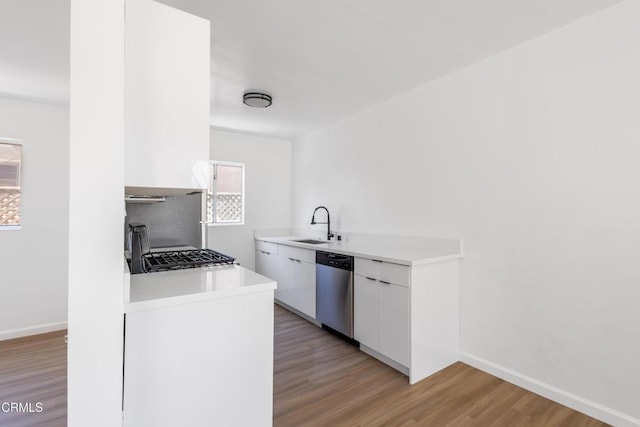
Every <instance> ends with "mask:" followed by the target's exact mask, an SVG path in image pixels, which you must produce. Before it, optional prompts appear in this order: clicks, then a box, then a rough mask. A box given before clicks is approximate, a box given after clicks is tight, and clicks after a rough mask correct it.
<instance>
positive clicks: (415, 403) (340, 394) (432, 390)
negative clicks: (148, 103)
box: [0, 306, 606, 427]
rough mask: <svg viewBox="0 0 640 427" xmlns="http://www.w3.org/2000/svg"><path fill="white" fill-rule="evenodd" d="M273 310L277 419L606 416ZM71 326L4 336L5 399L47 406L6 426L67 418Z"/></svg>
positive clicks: (433, 421) (55, 426)
mask: <svg viewBox="0 0 640 427" xmlns="http://www.w3.org/2000/svg"><path fill="white" fill-rule="evenodd" d="M275 317H276V321H275V366H274V372H275V375H274V426H275V427H286V426H295V427H300V426H331V427H333V426H349V427H351V426H367V427H370V426H402V427H410V426H436V427H441V426H455V427H457V426H461V427H466V426H483V427H484V426H497V427H515V426H563V427H564V426H569V427H583V426H584V427H592V426H594V427H595V426H606V424H604V423H601V422H599V421H597V420H594V419H593V418H589V417H587V416H586V415H583V414H580V413H578V412H575V411H573V410H571V409H569V408H566V407H564V406H562V405H559V404H557V403H554V402H552V401H550V400H548V399H545V398H543V397H540V396H538V395H536V394H533V393H530V392H528V391H526V390H524V389H522V388H519V387H516V386H514V385H512V384H509V383H507V382H505V381H502V380H500V379H498V378H495V377H493V376H491V375H488V374H485V373H484V372H481V371H479V370H477V369H474V368H471V367H469V366H467V365H465V364H463V363H456V364H454V365H452V366H450V367H449V368H447V369H445V370H443V371H441V372H439V373H437V374H435V375H433V376H431V377H429V378H427V379H425V380H423V381H421V382H420V383H418V384H415V385H413V386H410V385H409V383H408V380H407V377H405V376H404V375H402V374H400V373H399V372H397V371H395V370H394V369H392V368H389V367H388V366H386V365H384V364H383V363H381V362H378V361H377V360H375V359H373V358H372V357H370V356H368V355H367V354H365V353H363V352H361V351H359V350H358V349H357V348H356V347H354V346H352V345H351V344H348V343H346V342H344V341H342V340H340V339H338V338H336V337H334V336H332V335H330V334H329V333H327V332H326V331H323V330H321V329H319V328H317V327H316V326H314V325H312V324H310V323H309V322H307V321H305V320H302V319H300V318H299V317H297V316H296V315H294V314H291V313H289V312H288V311H286V310H284V309H283V308H281V307H279V306H276V307H275ZM64 333H65V332H64V331H60V332H53V333H50V334H43V335H39V336H34V337H27V338H20V339H16V340H10V341H0V404H1V403H2V402H16V401H17V402H34V403H35V402H42V403H43V406H44V410H43V412H41V413H31V414H24V413H3V412H2V411H0V426H2V427H32V426H33V427H35V426H43V427H62V426H65V425H66V403H67V399H66V394H67V393H66V373H67V365H66V344H65V343H64ZM248 410H250V408H248ZM185 427H188V426H185ZM225 427H227V426H225ZM228 427H234V426H228Z"/></svg>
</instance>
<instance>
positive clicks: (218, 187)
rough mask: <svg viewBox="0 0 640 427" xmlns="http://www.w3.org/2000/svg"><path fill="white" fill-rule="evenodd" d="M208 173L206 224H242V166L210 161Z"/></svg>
mask: <svg viewBox="0 0 640 427" xmlns="http://www.w3.org/2000/svg"><path fill="white" fill-rule="evenodd" d="M209 172H210V173H209V175H210V179H209V191H208V194H207V223H209V224H213V225H223V224H244V164H242V163H229V162H218V161H212V162H211V164H210V165H209Z"/></svg>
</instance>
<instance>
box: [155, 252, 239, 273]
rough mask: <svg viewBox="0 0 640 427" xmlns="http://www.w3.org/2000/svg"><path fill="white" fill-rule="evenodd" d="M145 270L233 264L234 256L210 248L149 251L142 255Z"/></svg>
mask: <svg viewBox="0 0 640 427" xmlns="http://www.w3.org/2000/svg"><path fill="white" fill-rule="evenodd" d="M143 260H144V266H145V270H146V271H147V272H149V273H150V272H154V271H168V270H182V269H186V268H197V267H207V266H212V265H224V264H233V263H234V261H235V258H232V257H230V256H228V255H225V254H222V253H220V252H216V251H214V250H211V249H190V250H180V251H163V252H151V253H148V254H145V255H143Z"/></svg>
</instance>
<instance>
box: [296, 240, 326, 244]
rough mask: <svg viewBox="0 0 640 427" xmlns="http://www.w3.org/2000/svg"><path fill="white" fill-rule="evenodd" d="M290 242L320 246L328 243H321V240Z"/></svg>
mask: <svg viewBox="0 0 640 427" xmlns="http://www.w3.org/2000/svg"><path fill="white" fill-rule="evenodd" d="M292 242H297V243H308V244H310V245H321V244H323V243H329V242H323V241H322V240H313V239H300V240H292Z"/></svg>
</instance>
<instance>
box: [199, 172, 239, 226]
mask: <svg viewBox="0 0 640 427" xmlns="http://www.w3.org/2000/svg"><path fill="white" fill-rule="evenodd" d="M209 166H210V169H209V171H210V173H209V179H208V186H207V187H208V188H207V203H208V200H209V198H211V201H212V204H213V205H212V214H211V218H207V225H209V226H213V227H226V226H231V225H244V219H245V200H246V191H245V169H246V167H245V164H244V163H239V162H227V161H221V160H210V161H209ZM218 166H234V167H239V168H241V170H242V178H241V179H242V190H241V191H242V193H241V196H242V198H241V202H240V203H241V206H242V210H241V214H240V216H241V218H240V221H220V222H218V221H216V209H217V202H216V197H215V196H216V195H217V194H218V192H217V188H216V187H217V185H216V184H217V183H216V178H215V175H216V173H217V167H218ZM207 216H208V213H207Z"/></svg>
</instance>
